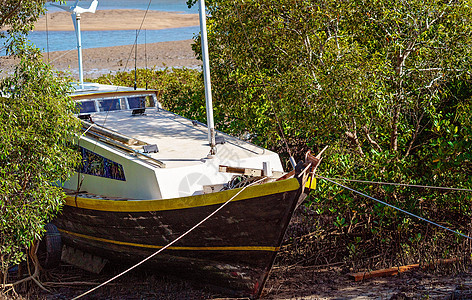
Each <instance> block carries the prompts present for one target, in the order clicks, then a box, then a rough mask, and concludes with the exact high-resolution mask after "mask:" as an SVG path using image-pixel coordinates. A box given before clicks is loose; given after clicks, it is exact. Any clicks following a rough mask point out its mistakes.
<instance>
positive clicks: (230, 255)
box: [55, 179, 301, 298]
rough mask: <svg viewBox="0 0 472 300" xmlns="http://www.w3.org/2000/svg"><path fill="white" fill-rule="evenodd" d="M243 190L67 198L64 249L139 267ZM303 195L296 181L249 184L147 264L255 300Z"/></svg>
mask: <svg viewBox="0 0 472 300" xmlns="http://www.w3.org/2000/svg"><path fill="white" fill-rule="evenodd" d="M238 191H239V190H238V189H235V190H229V191H224V192H218V193H212V194H206V195H199V196H192V197H184V198H176V199H168V200H140V201H114V200H94V199H85V198H78V197H77V198H75V197H68V199H67V200H66V201H67V204H66V206H65V207H64V209H63V212H62V214H61V215H60V216H58V217H57V219H56V221H55V224H56V226H57V227H58V229H59V230H60V231H61V235H62V238H63V241H64V243H65V244H67V245H69V246H72V247H74V248H78V249H81V250H83V251H86V252H89V253H92V254H95V255H98V256H102V257H105V258H107V259H109V260H115V261H120V262H124V261H125V262H128V263H130V264H132V263H137V262H139V261H140V260H142V259H144V258H146V257H148V256H149V255H151V254H153V253H154V252H156V251H158V250H159V249H161V248H162V247H163V246H165V245H167V244H168V243H170V242H172V241H173V240H175V239H176V238H178V237H179V236H180V235H182V234H183V233H185V232H186V231H187V230H189V229H190V228H192V227H193V226H194V225H196V224H197V223H198V222H200V221H201V220H203V219H204V218H205V217H207V216H208V215H210V214H211V213H212V212H213V211H215V210H216V209H217V208H218V207H220V206H221V205H222V204H223V203H224V202H226V201H227V200H228V199H230V198H231V197H233V196H234V195H235V194H236V193H237V192H238ZM300 191H301V189H300V184H299V182H298V180H297V179H288V180H283V181H278V182H273V183H266V184H263V185H258V186H251V187H248V188H247V189H245V190H244V191H242V192H241V194H239V195H238V196H236V197H235V199H234V200H232V201H231V202H230V203H228V204H227V205H226V206H225V207H224V208H223V209H222V210H220V211H218V212H217V213H216V214H215V215H214V216H213V217H211V218H210V219H208V220H207V221H206V222H204V223H203V224H201V225H200V226H199V227H197V228H196V229H195V230H193V231H192V232H191V233H189V234H188V235H186V236H185V237H183V238H182V239H180V240H179V241H178V242H176V243H175V244H173V245H172V246H171V247H169V248H167V249H166V250H165V251H163V252H162V253H160V254H158V255H156V256H154V257H153V258H152V259H150V260H149V261H147V262H146V266H148V267H152V268H153V269H155V270H156V271H158V272H163V273H166V274H172V275H176V276H179V277H181V278H188V279H194V280H195V279H196V280H197V281H198V282H199V283H204V284H209V285H215V286H218V287H221V288H222V289H223V290H225V291H226V292H227V293H228V294H231V295H234V296H245V297H252V298H256V297H258V296H259V295H260V293H261V291H262V288H263V285H264V283H265V280H266V279H267V276H268V273H269V271H270V268H271V266H272V264H273V261H274V259H275V256H276V254H277V251H278V250H279V248H280V245H281V243H282V239H283V236H284V234H285V231H286V228H287V226H288V223H289V222H290V218H291V216H292V214H293V211H294V210H295V208H296V205H297V200H298V199H299V196H300Z"/></svg>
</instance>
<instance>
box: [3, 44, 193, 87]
mask: <svg viewBox="0 0 472 300" xmlns="http://www.w3.org/2000/svg"><path fill="white" fill-rule="evenodd" d="M192 43H193V40H184V41H173V42H161V43H153V44H146V46H145V45H144V44H143V45H138V55H137V61H136V62H137V63H136V65H137V67H138V68H145V67H146V61H147V67H148V68H154V69H162V68H165V67H169V68H172V67H175V68H182V67H186V68H200V66H201V65H202V62H201V61H200V60H197V59H196V58H195V54H194V52H193V50H192V46H191V45H192ZM144 47H146V55H145V52H144ZM82 56H83V66H84V77H85V78H96V77H98V76H100V75H103V74H108V73H112V74H113V73H116V72H117V71H130V70H133V69H134V48H133V45H128V46H116V47H103V48H90V49H84V50H83V54H82ZM145 56H147V60H146V59H145ZM43 57H44V60H46V61H47V60H48V57H49V61H50V62H51V64H52V65H53V66H54V68H55V69H56V70H58V71H63V72H67V73H70V75H71V76H72V77H74V78H76V79H78V77H79V75H78V74H79V72H78V59H77V51H76V50H70V51H55V52H50V53H49V55H48V54H47V53H43ZM15 63H16V60H15V59H12V58H8V57H0V69H1V70H3V72H0V78H1V77H4V76H6V75H7V74H9V73H11V72H12V70H13V66H14V64H15Z"/></svg>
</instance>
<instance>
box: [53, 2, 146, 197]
mask: <svg viewBox="0 0 472 300" xmlns="http://www.w3.org/2000/svg"><path fill="white" fill-rule="evenodd" d="M151 3H152V0H149V3H148V6H147V7H146V11H145V13H144V16H143V19H142V20H141V25H140V26H139V29H138V30H137V31H136V38H135V41H134V46H133V48H131V51H130V53H129V56H128V59H127V60H126V64H125V67H124V70H126V68H127V67H128V63H129V60H130V59H131V55H132V54H133V50H134V49H135V48H134V47H138V36H139V32H140V31H141V28H142V27H143V24H144V20H145V19H146V16H147V13H148V11H149V7H151ZM136 50H137V49H136ZM136 50H135V51H136ZM64 55H65V54H64ZM135 55H136V54H135ZM61 57H62V56H61ZM135 61H136V59H135ZM135 63H136V62H135ZM135 68H136V67H135ZM135 76H136V73H135ZM135 82H136V80H135ZM118 89H119V87H118V86H117V87H116V89H115V91H118ZM135 89H136V83H135ZM110 105H111V104H110ZM109 113H110V110H107V113H106V115H105V119H104V120H103V124H101V126H105V124H106V122H107V119H108V115H109ZM98 142H99V140H98V139H97V140H96V141H95V144H94V147H93V150H92V151H93V152H95V149H96V148H97V145H98ZM77 177H80V172H78V173H77ZM82 182H83V181H82ZM82 182H80V184H78V185H77V192H78V191H79V190H80V188H81V186H82Z"/></svg>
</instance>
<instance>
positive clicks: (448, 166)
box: [189, 0, 472, 257]
mask: <svg viewBox="0 0 472 300" xmlns="http://www.w3.org/2000/svg"><path fill="white" fill-rule="evenodd" d="M192 2H193V1H189V5H192ZM207 4H208V6H207V8H208V15H209V17H208V29H209V33H208V37H209V48H210V49H209V52H210V64H211V70H212V82H213V85H214V91H215V95H214V99H215V106H216V107H217V108H218V111H219V115H220V116H221V115H226V116H230V117H231V118H232V121H231V122H227V121H223V120H222V119H221V118H220V120H219V122H217V125H218V127H219V129H221V130H227V131H230V132H232V133H235V132H236V133H242V132H243V131H248V132H250V133H251V134H252V140H253V142H255V143H258V144H260V145H262V146H267V147H270V148H272V149H275V150H278V151H279V152H287V149H286V147H285V146H284V141H283V137H285V139H286V140H287V143H288V145H289V146H290V148H291V151H292V152H293V153H295V155H296V156H298V157H299V158H300V157H301V156H302V154H303V153H304V152H305V151H306V150H308V149H311V150H313V151H315V152H316V151H319V150H320V149H321V148H322V147H323V146H324V145H329V150H328V151H327V152H326V153H325V159H324V161H323V166H322V168H321V170H322V172H323V174H324V175H326V176H339V177H342V178H352V179H363V180H372V181H388V182H406V183H412V184H424V185H437V186H452V187H464V188H470V187H472V177H471V175H472V174H471V170H472V162H471V154H470V153H471V149H472V141H471V139H470V128H471V127H470V115H471V113H472V111H471V104H472V100H471V96H472V95H471V92H470V90H471V89H470V88H471V83H472V82H471V80H470V79H471V78H470V74H471V66H472V65H471V61H470V59H471V53H470V52H471V49H472V48H471V46H472V45H471V44H472V26H471V25H470V24H471V22H470V21H471V20H470V18H471V16H472V6H471V3H470V1H467V0H465V1H447V2H445V1H437V0H431V1H417V0H415V1H388V0H380V1H364V0H356V1H341V2H339V1H333V0H323V1H310V0H304V1H291V0H281V1H273V0H254V1H243V0H210V1H207ZM199 42H200V41H199V39H198V37H197V44H196V46H195V50H196V51H199V47H198V46H199V45H198V44H199ZM348 185H350V186H353V187H354V188H356V189H358V190H361V191H363V192H365V193H367V194H370V195H372V196H374V197H377V198H380V199H382V200H384V201H386V202H388V203H391V204H393V205H395V206H398V207H401V208H403V209H406V210H408V211H410V212H412V213H415V214H419V215H421V216H423V217H426V218H429V219H433V220H435V221H438V222H443V223H445V224H447V225H448V226H450V227H453V228H455V229H458V230H461V231H462V232H469V230H470V226H469V225H468V224H469V223H470V222H469V221H468V220H469V217H470V213H471V210H470V204H471V203H470V200H471V198H472V197H471V196H470V193H469V194H467V193H464V192H444V191H431V190H422V189H413V188H393V187H388V186H379V185H365V184H348ZM310 205H311V207H312V208H313V209H314V210H316V211H318V212H319V214H320V215H322V216H329V219H330V220H331V222H332V224H333V226H335V227H336V228H337V229H338V230H339V231H341V232H343V233H344V234H345V235H346V237H347V239H348V241H349V242H348V243H346V244H349V245H351V246H349V248H350V249H351V250H352V249H354V248H353V247H352V246H353V245H356V243H357V245H358V244H359V243H360V242H359V241H358V240H357V237H359V236H362V237H363V238H362V240H363V241H364V242H365V243H371V246H372V248H373V249H377V251H378V249H387V250H385V251H387V252H388V251H391V252H389V256H390V257H395V256H396V255H399V254H401V253H403V252H404V249H406V248H408V247H410V246H411V245H412V244H413V243H416V242H414V241H417V239H419V240H420V242H424V243H432V241H433V240H434V237H438V236H441V234H442V233H441V232H438V231H436V230H435V229H432V228H430V227H429V226H426V225H425V224H424V223H421V222H419V221H417V220H413V219H411V218H410V217H407V216H405V215H403V214H401V213H398V212H397V211H394V210H392V209H389V208H386V207H385V206H383V205H381V204H378V203H375V202H372V201H371V200H366V199H365V198H362V197H360V196H359V195H357V194H353V193H351V192H349V191H347V190H343V189H341V188H339V187H336V186H334V185H333V184H331V183H328V182H326V181H320V184H319V190H318V191H317V192H316V198H312V200H311V203H310ZM348 216H349V217H348ZM418 233H421V234H420V235H419V237H418V236H417V234H418ZM367 241H368V242H367ZM448 242H449V243H448V244H447V243H446V244H445V245H444V246H442V247H440V248H441V249H442V250H444V251H446V249H448V247H453V246H454V245H462V243H463V240H456V239H455V237H453V236H449V238H448ZM379 245H383V248H382V247H379ZM407 246H408V247H407ZM356 247H357V249H359V245H358V246H356ZM361 248H362V247H361ZM351 250H350V251H351ZM351 252H352V251H351ZM444 253H445V252H444Z"/></svg>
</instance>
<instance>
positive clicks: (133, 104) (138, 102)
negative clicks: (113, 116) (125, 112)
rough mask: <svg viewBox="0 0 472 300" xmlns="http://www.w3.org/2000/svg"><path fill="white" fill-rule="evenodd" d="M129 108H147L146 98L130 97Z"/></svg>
mask: <svg viewBox="0 0 472 300" xmlns="http://www.w3.org/2000/svg"><path fill="white" fill-rule="evenodd" d="M128 106H129V109H136V108H145V107H146V97H145V96H141V97H128Z"/></svg>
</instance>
